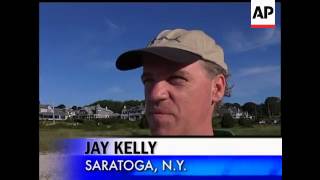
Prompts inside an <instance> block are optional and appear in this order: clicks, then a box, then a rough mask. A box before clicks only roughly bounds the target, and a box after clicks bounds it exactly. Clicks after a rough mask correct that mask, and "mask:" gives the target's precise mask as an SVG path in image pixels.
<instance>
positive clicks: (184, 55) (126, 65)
mask: <svg viewBox="0 0 320 180" xmlns="http://www.w3.org/2000/svg"><path fill="white" fill-rule="evenodd" d="M146 53H150V54H153V55H156V56H159V57H162V58H164V59H166V60H169V61H174V62H177V63H192V62H194V61H196V60H198V59H199V58H200V56H199V55H197V54H194V53H192V52H190V51H186V50H182V49H178V48H171V47H148V48H143V49H138V50H132V51H128V52H125V53H123V54H121V55H120V56H119V57H118V59H117V61H116V67H117V68H118V69H119V70H123V71H125V70H130V69H135V68H138V67H141V66H142V57H143V55H144V54H146ZM150 60H151V61H152V59H150Z"/></svg>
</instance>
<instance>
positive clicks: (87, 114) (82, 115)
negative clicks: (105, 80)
mask: <svg viewBox="0 0 320 180" xmlns="http://www.w3.org/2000/svg"><path fill="white" fill-rule="evenodd" d="M113 116H114V113H113V112H112V111H111V110H110V109H108V107H106V108H102V107H101V106H100V104H97V105H95V106H89V107H83V108H81V109H80V110H78V112H77V114H76V116H75V117H76V118H78V119H106V118H110V117H113Z"/></svg>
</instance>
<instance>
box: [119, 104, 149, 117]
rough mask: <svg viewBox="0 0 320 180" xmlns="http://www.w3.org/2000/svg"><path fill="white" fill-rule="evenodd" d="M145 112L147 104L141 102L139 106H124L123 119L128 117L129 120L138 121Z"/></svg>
mask: <svg viewBox="0 0 320 180" xmlns="http://www.w3.org/2000/svg"><path fill="white" fill-rule="evenodd" d="M144 114H145V106H144V105H143V104H140V105H139V106H135V107H131V108H127V107H126V106H124V107H123V109H122V111H121V115H120V117H121V119H128V120H129V121H136V120H140V119H142V117H143V116H144Z"/></svg>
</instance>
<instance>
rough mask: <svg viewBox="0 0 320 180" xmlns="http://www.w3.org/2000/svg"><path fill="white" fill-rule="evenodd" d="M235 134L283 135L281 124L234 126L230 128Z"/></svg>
mask: <svg viewBox="0 0 320 180" xmlns="http://www.w3.org/2000/svg"><path fill="white" fill-rule="evenodd" d="M220 129H221V130H231V131H232V132H233V133H234V134H235V136H249V137H250V136H261V137H263V136H281V127H280V126H279V125H255V126H254V127H252V128H249V127H248V128H246V127H233V128H230V129H223V128H220Z"/></svg>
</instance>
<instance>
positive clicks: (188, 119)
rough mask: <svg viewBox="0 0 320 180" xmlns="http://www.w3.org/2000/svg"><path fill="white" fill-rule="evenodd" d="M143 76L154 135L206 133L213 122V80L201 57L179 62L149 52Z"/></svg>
mask: <svg viewBox="0 0 320 180" xmlns="http://www.w3.org/2000/svg"><path fill="white" fill-rule="evenodd" d="M141 78H142V81H143V83H144V90H145V100H146V116H147V119H148V122H149V126H150V129H151V133H152V134H153V135H202V134H201V133H203V132H202V131H203V129H204V128H206V129H208V126H212V125H211V116H212V110H213V109H212V106H211V95H212V94H211V91H212V86H211V84H212V80H211V79H210V78H209V77H208V75H207V72H206V71H205V69H204V68H203V66H202V65H201V64H200V61H196V62H194V63H192V64H179V63H175V62H171V61H167V60H164V59H161V58H159V57H156V56H151V55H146V56H145V57H144V60H143V74H142V77H141ZM211 128H212V127H210V128H209V129H211Z"/></svg>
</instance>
